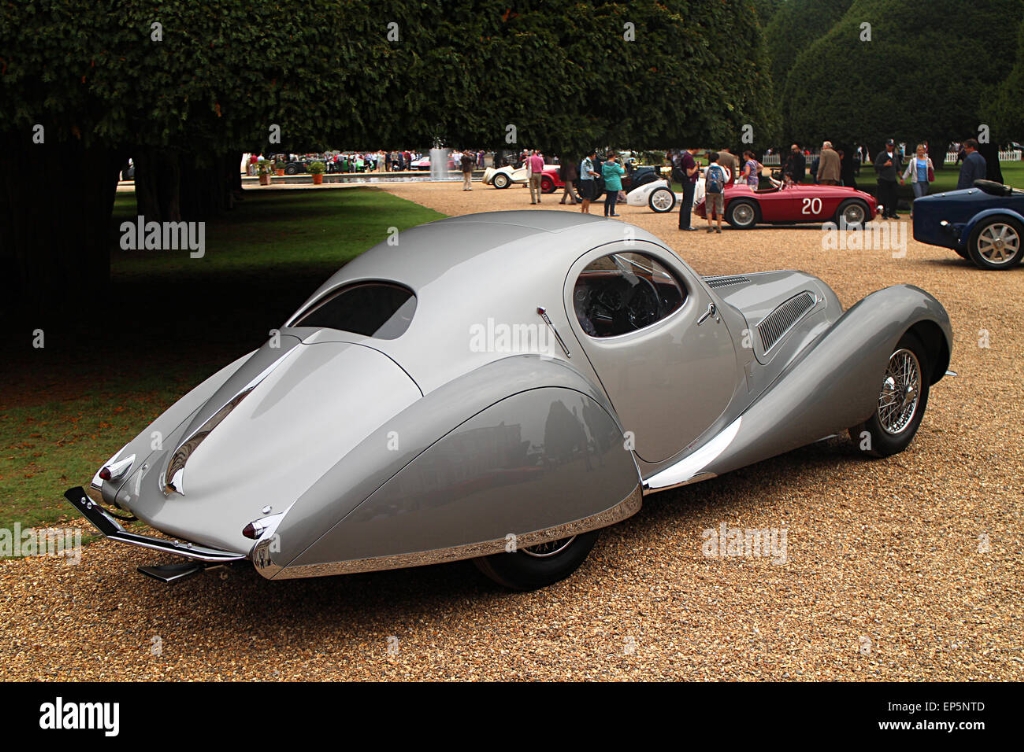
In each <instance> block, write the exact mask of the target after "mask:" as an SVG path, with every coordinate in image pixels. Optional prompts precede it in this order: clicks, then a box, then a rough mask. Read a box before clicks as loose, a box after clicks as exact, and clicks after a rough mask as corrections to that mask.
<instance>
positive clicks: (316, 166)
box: [306, 160, 327, 185]
mask: <svg viewBox="0 0 1024 752" xmlns="http://www.w3.org/2000/svg"><path fill="white" fill-rule="evenodd" d="M326 169H327V165H325V164H324V163H323V162H321V161H319V160H317V161H315V162H310V163H309V164H308V165H306V172H308V173H309V174H310V175H312V176H313V185H321V184H322V183H323V182H324V170H326Z"/></svg>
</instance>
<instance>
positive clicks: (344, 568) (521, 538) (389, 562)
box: [252, 485, 643, 580]
mask: <svg viewBox="0 0 1024 752" xmlns="http://www.w3.org/2000/svg"><path fill="white" fill-rule="evenodd" d="M642 504H643V492H642V491H641V488H640V486H639V485H638V486H637V487H636V488H634V489H633V491H632V493H630V494H629V496H627V497H626V498H625V499H623V500H622V501H620V502H619V503H618V504H616V505H615V506H613V507H611V508H610V509H606V510H605V511H603V512H598V513H597V514H595V515H592V516H590V517H584V518H583V519H581V520H576V521H574V522H567V523H565V524H563V525H556V526H555V527H550V528H546V529H544V530H537V531H534V532H532V533H523V534H522V535H519V534H516V546H517V548H526V547H527V546H536V545H538V544H540V543H548V542H549V541H556V540H560V539H562V538H567V537H569V536H572V535H579V534H580V533H586V532H589V531H591V530H597V529H599V528H602V527H608V526H609V525H614V524H615V523H617V522H621V521H622V520H624V519H626V518H628V517H632V516H633V515H634V514H636V513H637V512H639V511H640V506H641V505H642ZM506 545H507V541H506V539H505V538H498V539H496V540H488V541H482V542H480V543H471V544H469V545H465V546H453V547H452V548H440V549H435V550H433V551H417V552H415V553H408V554H398V555H396V556H377V557H373V558H369V559H353V560H351V561H336V562H329V563H325V564H307V565H305V566H296V567H282V566H280V565H277V564H274V563H273V561H272V560H271V558H270V555H271V552H270V551H269V546H270V540H261V541H260V542H259V543H258V544H256V546H255V548H254V549H253V555H252V560H253V564H254V565H255V566H256V569H257V571H258V572H259V573H260V574H261V575H263V576H264V577H266V578H267V579H268V580H271V579H277V580H289V579H294V578H298V577H324V576H327V575H335V574H354V573H356V572H374V571H379V570H383V569H405V568H407V567H419V566H425V565H428V564H443V563H446V562H451V561H458V560H460V559H475V558H477V557H479V556H490V555H491V554H499V553H503V552H504V551H505V546H506Z"/></svg>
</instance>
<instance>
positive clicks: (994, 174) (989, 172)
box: [978, 141, 1003, 183]
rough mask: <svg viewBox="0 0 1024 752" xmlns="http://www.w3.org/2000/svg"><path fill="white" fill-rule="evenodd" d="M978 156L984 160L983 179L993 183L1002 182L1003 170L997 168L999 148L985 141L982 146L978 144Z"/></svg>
mask: <svg viewBox="0 0 1024 752" xmlns="http://www.w3.org/2000/svg"><path fill="white" fill-rule="evenodd" d="M978 154H980V155H981V156H982V159H984V160H985V164H986V165H987V169H986V171H985V179H986V180H991V181H992V182H994V183H1002V182H1003V170H1002V168H1001V167H1000V166H999V147H998V146H997V145H996V144H994V143H992V142H991V141H987V142H985V143H983V144H978Z"/></svg>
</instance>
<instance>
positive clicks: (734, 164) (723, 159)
mask: <svg viewBox="0 0 1024 752" xmlns="http://www.w3.org/2000/svg"><path fill="white" fill-rule="evenodd" d="M718 164H720V165H721V166H722V167H723V168H724V169H725V170H727V171H728V175H729V179H728V181H726V185H732V184H733V183H735V182H736V178H737V177H739V174H740V160H739V159H738V158H737V157H736V155H735V154H733V153H732V152H731V151H729V150H728V149H719V150H718Z"/></svg>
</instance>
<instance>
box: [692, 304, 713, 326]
mask: <svg viewBox="0 0 1024 752" xmlns="http://www.w3.org/2000/svg"><path fill="white" fill-rule="evenodd" d="M717 312H718V309H717V308H716V307H715V304H714V303H708V309H707V310H706V311H704V313H702V314H701V316H700V318H699V319H697V326H700V325H701V324H703V323H704V322H705V321H707V320H708V319H709V318H711V317H712V316H714V315H715V314H716V313H717Z"/></svg>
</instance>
